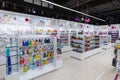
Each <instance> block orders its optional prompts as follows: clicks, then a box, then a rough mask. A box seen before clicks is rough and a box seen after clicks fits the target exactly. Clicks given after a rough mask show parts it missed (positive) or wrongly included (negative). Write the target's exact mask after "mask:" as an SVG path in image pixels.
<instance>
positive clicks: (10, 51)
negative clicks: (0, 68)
mask: <svg viewBox="0 0 120 80" xmlns="http://www.w3.org/2000/svg"><path fill="white" fill-rule="evenodd" d="M6 44H7V45H6V58H7V64H6V74H7V75H12V74H14V73H15V72H18V36H17V34H14V35H7V39H6Z"/></svg>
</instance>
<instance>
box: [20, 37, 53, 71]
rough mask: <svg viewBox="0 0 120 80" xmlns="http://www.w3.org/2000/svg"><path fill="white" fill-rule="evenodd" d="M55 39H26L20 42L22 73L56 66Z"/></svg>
mask: <svg viewBox="0 0 120 80" xmlns="http://www.w3.org/2000/svg"><path fill="white" fill-rule="evenodd" d="M54 50H55V47H54V38H49V37H45V38H42V37H34V36H33V37H24V38H20V40H19V65H20V70H21V71H22V72H27V71H29V70H34V69H37V68H41V67H43V66H44V65H47V64H50V63H52V64H54V65H55V51H54Z"/></svg>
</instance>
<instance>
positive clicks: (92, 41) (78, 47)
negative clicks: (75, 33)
mask: <svg viewBox="0 0 120 80" xmlns="http://www.w3.org/2000/svg"><path fill="white" fill-rule="evenodd" d="M99 43H100V42H99V36H79V37H78V38H77V39H76V40H73V41H72V47H73V51H77V52H80V53H83V52H87V51H90V50H93V49H96V48H99V46H100V44H99Z"/></svg>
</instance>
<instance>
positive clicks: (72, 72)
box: [34, 49, 120, 80]
mask: <svg viewBox="0 0 120 80" xmlns="http://www.w3.org/2000/svg"><path fill="white" fill-rule="evenodd" d="M71 53H72V51H70V52H66V53H64V54H62V56H63V68H61V69H59V70H56V71H53V72H50V73H47V74H45V75H42V76H40V77H37V78H36V79H34V80H114V77H115V75H116V71H115V68H113V67H112V66H111V62H112V58H113V55H112V54H113V49H109V50H103V51H102V52H101V53H99V54H97V55H94V56H92V57H89V58H87V59H85V60H83V61H80V60H77V59H74V58H71V56H70V55H71ZM118 80H120V79H118Z"/></svg>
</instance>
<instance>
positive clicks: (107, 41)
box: [100, 35, 112, 49]
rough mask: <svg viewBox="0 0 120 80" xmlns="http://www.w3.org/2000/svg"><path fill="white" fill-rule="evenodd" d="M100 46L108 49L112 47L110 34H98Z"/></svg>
mask: <svg viewBox="0 0 120 80" xmlns="http://www.w3.org/2000/svg"><path fill="white" fill-rule="evenodd" d="M100 46H101V48H103V49H110V48H111V47H112V44H111V36H110V35H100Z"/></svg>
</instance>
